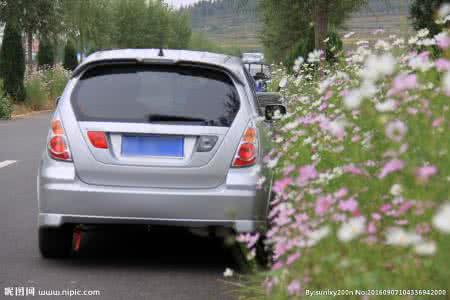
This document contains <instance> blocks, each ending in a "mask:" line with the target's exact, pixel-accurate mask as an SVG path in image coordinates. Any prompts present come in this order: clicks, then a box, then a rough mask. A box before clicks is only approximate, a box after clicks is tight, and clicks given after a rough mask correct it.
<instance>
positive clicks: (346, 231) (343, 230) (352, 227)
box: [337, 217, 366, 242]
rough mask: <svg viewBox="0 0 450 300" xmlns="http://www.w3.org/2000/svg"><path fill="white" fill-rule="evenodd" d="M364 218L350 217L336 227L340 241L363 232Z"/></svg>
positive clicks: (350, 238) (345, 240)
mask: <svg viewBox="0 0 450 300" xmlns="http://www.w3.org/2000/svg"><path fill="white" fill-rule="evenodd" d="M365 226H366V219H365V218H364V217H356V218H351V219H350V220H348V221H347V222H346V223H343V224H342V225H341V227H340V228H339V229H338V232H337V237H338V239H339V240H340V241H343V242H348V241H351V240H353V239H355V238H356V237H358V236H360V235H361V234H362V233H363V232H364V228H365Z"/></svg>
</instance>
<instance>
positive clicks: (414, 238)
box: [386, 227, 422, 247]
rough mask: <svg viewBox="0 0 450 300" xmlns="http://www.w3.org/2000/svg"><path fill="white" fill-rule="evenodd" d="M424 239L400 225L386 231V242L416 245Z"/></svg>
mask: <svg viewBox="0 0 450 300" xmlns="http://www.w3.org/2000/svg"><path fill="white" fill-rule="evenodd" d="M421 240H422V238H421V237H420V235H418V234H416V233H414V232H407V231H405V230H404V229H403V228H400V227H391V228H389V229H388V230H387V231H386V244H388V245H394V246H403V247H406V246H411V245H416V244H417V243H419V242H420V241H421Z"/></svg>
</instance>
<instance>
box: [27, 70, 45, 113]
mask: <svg viewBox="0 0 450 300" xmlns="http://www.w3.org/2000/svg"><path fill="white" fill-rule="evenodd" d="M45 75H46V74H45V73H44V71H35V72H32V73H30V74H28V75H27V78H26V80H25V89H26V91H27V99H26V101H25V102H26V104H27V105H28V106H29V107H30V108H31V109H33V110H41V109H45V108H48V107H49V106H50V103H49V102H50V95H49V92H48V86H47V83H46V78H45V77H46V76H45Z"/></svg>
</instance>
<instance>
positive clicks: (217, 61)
mask: <svg viewBox="0 0 450 300" xmlns="http://www.w3.org/2000/svg"><path fill="white" fill-rule="evenodd" d="M159 53H160V49H117V50H103V51H98V52H94V53H93V54H91V55H89V56H88V57H86V58H85V59H84V60H83V62H82V63H81V64H79V65H78V67H77V68H76V69H75V70H74V72H73V76H76V75H78V74H79V73H81V72H82V71H83V70H84V69H86V67H87V66H88V65H91V64H95V63H101V62H109V61H114V60H118V61H120V60H137V61H143V62H154V63H163V64H164V63H179V62H186V63H197V64H206V65H212V66H216V67H220V68H223V69H226V70H228V71H230V72H232V73H233V74H234V75H235V76H237V77H238V78H239V79H242V61H241V60H240V58H238V57H235V56H230V55H226V54H218V53H211V52H203V51H191V50H172V49H163V53H164V56H159Z"/></svg>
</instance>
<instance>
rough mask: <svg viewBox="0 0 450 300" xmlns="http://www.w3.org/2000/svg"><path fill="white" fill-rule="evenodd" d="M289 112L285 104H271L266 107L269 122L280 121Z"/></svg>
mask: <svg viewBox="0 0 450 300" xmlns="http://www.w3.org/2000/svg"><path fill="white" fill-rule="evenodd" d="M286 112H287V109H286V106H284V105H283V104H269V105H267V106H266V107H265V112H264V114H265V117H266V120H267V121H276V120H280V119H281V118H282V117H283V116H284V115H285V114H286Z"/></svg>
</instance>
